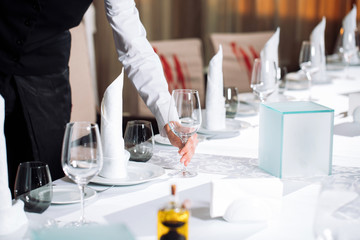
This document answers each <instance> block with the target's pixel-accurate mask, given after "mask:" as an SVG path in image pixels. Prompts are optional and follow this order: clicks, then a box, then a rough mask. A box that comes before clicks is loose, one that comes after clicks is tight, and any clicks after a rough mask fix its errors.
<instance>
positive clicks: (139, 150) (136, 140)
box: [124, 120, 154, 162]
mask: <svg viewBox="0 0 360 240" xmlns="http://www.w3.org/2000/svg"><path fill="white" fill-rule="evenodd" d="M124 142H125V149H126V150H128V151H129V152H130V160H132V161H137V162H146V161H148V160H149V159H150V158H151V157H152V155H153V147H154V132H153V129H152V126H151V122H149V121H145V120H135V121H129V122H128V123H127V124H126V129H125V136H124Z"/></svg>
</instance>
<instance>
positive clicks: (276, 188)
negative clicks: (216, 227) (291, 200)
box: [210, 178, 283, 222]
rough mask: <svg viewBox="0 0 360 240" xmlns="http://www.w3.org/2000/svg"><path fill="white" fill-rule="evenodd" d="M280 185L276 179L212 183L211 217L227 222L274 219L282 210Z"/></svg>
mask: <svg viewBox="0 0 360 240" xmlns="http://www.w3.org/2000/svg"><path fill="white" fill-rule="evenodd" d="M282 193H283V184H282V182H281V181H280V179H278V178H236V179H217V180H214V181H212V193H211V203H210V216H211V217H213V218H214V217H223V218H224V219H225V220H226V221H228V222H254V221H270V220H274V219H275V218H276V217H277V216H278V215H279V213H280V211H281V204H282Z"/></svg>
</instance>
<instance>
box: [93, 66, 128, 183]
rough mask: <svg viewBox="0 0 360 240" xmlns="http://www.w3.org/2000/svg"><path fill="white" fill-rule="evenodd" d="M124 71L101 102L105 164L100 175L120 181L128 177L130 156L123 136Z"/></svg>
mask: <svg viewBox="0 0 360 240" xmlns="http://www.w3.org/2000/svg"><path fill="white" fill-rule="evenodd" d="M123 82H124V70H122V73H121V74H120V76H118V77H117V78H116V79H115V80H114V81H113V82H112V83H111V84H110V86H108V88H107V89H106V91H105V93H104V97H103V99H102V102H101V142H102V147H103V158H104V164H103V168H102V169H101V171H100V173H99V175H100V176H102V177H104V178H111V179H118V178H126V177H127V163H128V160H129V156H127V155H126V154H125V151H124V139H123V134H122V117H123V116H122V88H123Z"/></svg>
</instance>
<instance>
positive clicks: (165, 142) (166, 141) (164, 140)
mask: <svg viewBox="0 0 360 240" xmlns="http://www.w3.org/2000/svg"><path fill="white" fill-rule="evenodd" d="M205 139H206V138H205V137H204V136H200V135H198V141H199V142H202V141H204V140H205ZM154 140H155V142H156V143H159V144H163V145H170V146H172V145H171V143H170V141H169V139H168V138H167V137H163V136H161V135H160V134H156V135H155V136H154Z"/></svg>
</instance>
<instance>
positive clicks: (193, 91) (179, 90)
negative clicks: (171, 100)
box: [172, 88, 199, 93]
mask: <svg viewBox="0 0 360 240" xmlns="http://www.w3.org/2000/svg"><path fill="white" fill-rule="evenodd" d="M172 92H173V93H174V92H184V93H199V91H198V90H196V89H190V88H189V89H182V88H179V89H174V90H172Z"/></svg>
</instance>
